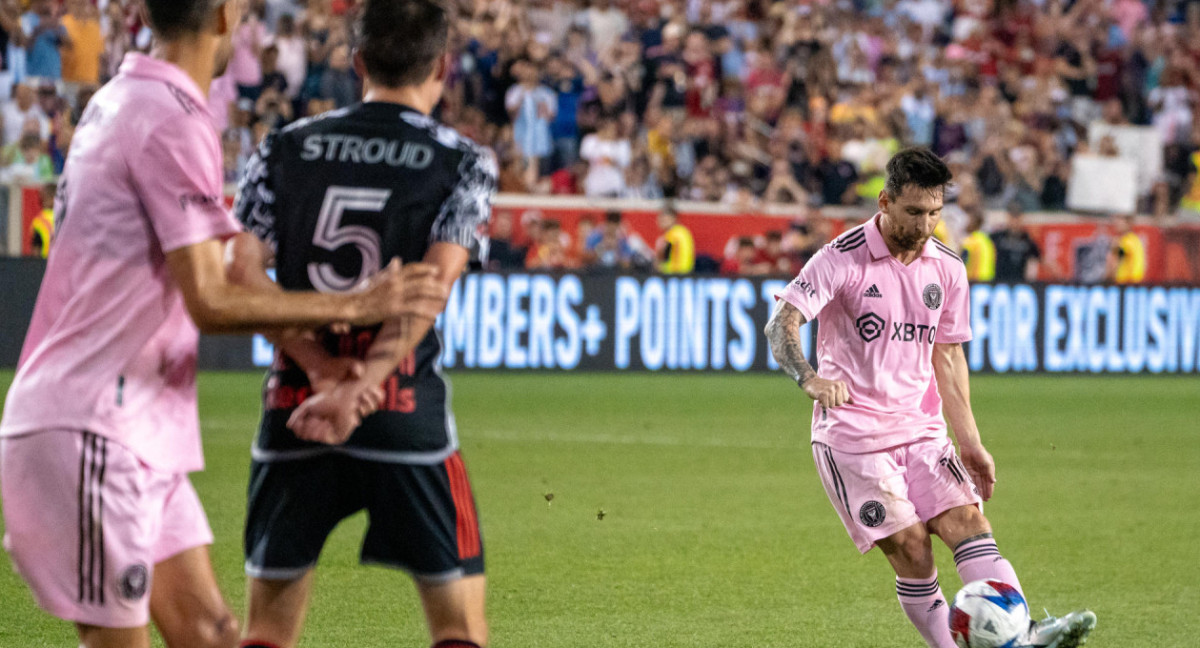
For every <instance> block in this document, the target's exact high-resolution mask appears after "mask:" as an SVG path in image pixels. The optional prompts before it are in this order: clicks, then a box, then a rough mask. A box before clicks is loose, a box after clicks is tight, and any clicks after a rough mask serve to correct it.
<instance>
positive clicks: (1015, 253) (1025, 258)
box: [992, 202, 1042, 283]
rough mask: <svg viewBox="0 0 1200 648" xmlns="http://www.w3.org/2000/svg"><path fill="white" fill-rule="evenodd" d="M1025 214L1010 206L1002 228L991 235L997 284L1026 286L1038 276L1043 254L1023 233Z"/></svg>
mask: <svg viewBox="0 0 1200 648" xmlns="http://www.w3.org/2000/svg"><path fill="white" fill-rule="evenodd" d="M1023 220H1024V213H1023V212H1022V210H1021V206H1020V205H1019V204H1017V203H1015V202H1014V203H1009V205H1008V208H1007V220H1006V221H1005V224H1004V228H1003V229H1001V230H999V231H997V232H993V233H992V243H993V244H994V245H995V248H996V274H995V280H996V281H998V282H1000V283H1025V282H1027V281H1034V280H1036V279H1037V276H1038V263H1039V262H1040V261H1041V260H1042V251H1041V248H1039V247H1038V244H1037V242H1036V241H1034V240H1033V237H1031V236H1030V235H1029V232H1027V231H1026V230H1025V224H1024V222H1023Z"/></svg>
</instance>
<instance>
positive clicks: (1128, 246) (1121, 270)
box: [1106, 214, 1146, 284]
mask: <svg viewBox="0 0 1200 648" xmlns="http://www.w3.org/2000/svg"><path fill="white" fill-rule="evenodd" d="M1112 231H1113V242H1112V247H1111V248H1109V253H1108V264H1107V272H1106V275H1107V278H1108V279H1109V281H1112V282H1114V283H1118V284H1136V283H1141V282H1142V281H1144V280H1145V279H1146V246H1145V244H1144V243H1142V239H1141V237H1139V236H1138V235H1137V232H1134V231H1133V218H1132V217H1131V216H1130V215H1128V214H1116V215H1114V216H1113V217H1112Z"/></svg>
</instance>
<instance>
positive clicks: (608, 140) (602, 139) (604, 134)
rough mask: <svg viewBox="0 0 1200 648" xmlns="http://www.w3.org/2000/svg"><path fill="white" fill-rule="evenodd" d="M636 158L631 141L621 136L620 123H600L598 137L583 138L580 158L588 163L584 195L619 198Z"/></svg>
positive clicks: (594, 134) (596, 135) (612, 121)
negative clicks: (628, 169) (618, 124)
mask: <svg viewBox="0 0 1200 648" xmlns="http://www.w3.org/2000/svg"><path fill="white" fill-rule="evenodd" d="M631 154H632V151H631V148H630V146H629V140H628V139H626V138H624V137H621V136H620V134H619V133H618V132H617V122H616V121H615V120H612V119H606V120H603V121H601V122H600V127H599V129H598V130H597V131H596V132H595V133H591V134H589V135H587V136H585V137H584V138H583V142H582V143H581V144H580V147H579V157H581V158H583V159H584V160H586V161H587V163H588V174H587V177H585V178H584V180H583V192H584V194H586V195H587V196H589V197H604V196H608V197H616V196H618V195H620V193H621V192H622V191H623V190H624V189H625V167H627V166H629V159H630V156H631Z"/></svg>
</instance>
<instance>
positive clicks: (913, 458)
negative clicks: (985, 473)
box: [904, 437, 986, 538]
mask: <svg viewBox="0 0 1200 648" xmlns="http://www.w3.org/2000/svg"><path fill="white" fill-rule="evenodd" d="M904 460H905V466H906V468H907V471H908V477H907V479H908V489H909V492H910V493H911V499H912V502H913V505H914V506H915V507H916V510H917V515H918V516H919V517H920V518H921V521H922V522H926V523H928V522H930V521H932V520H934V519H935V518H938V516H941V515H942V514H944V513H946V512H947V511H951V510H952V509H956V508H960V507H973V508H976V509H978V507H979V505H980V504H981V503H982V500H981V499H980V497H979V494H978V493H977V492H976V490H975V484H974V483H973V482H972V481H971V476H970V475H969V474H967V470H966V468H965V467H964V466H963V464H962V461H961V460H960V459H959V458H958V453H957V452H956V451H955V450H954V444H953V443H951V442H950V439H948V438H946V437H942V438H939V439H929V440H925V441H919V442H917V443H913V444H910V445H908V446H906V449H905V457H904ZM960 513H963V512H960ZM953 517H954V518H955V519H957V518H958V517H959V515H957V514H956V515H955V516H953ZM982 517H983V516H982V514H980V515H979V516H978V519H982ZM985 524H986V521H985ZM931 530H933V529H932V527H931ZM943 530H948V527H946V526H945V525H943ZM934 531H935V533H936V532H937V531H936V530H934ZM943 538H945V536H943Z"/></svg>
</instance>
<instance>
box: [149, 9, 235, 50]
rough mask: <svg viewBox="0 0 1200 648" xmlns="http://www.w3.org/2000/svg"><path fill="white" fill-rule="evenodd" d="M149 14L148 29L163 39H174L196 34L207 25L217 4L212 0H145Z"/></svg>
mask: <svg viewBox="0 0 1200 648" xmlns="http://www.w3.org/2000/svg"><path fill="white" fill-rule="evenodd" d="M145 1H146V12H147V13H149V14H150V29H151V30H152V31H153V32H154V34H155V35H156V36H158V37H159V38H161V39H163V40H176V39H178V38H180V37H182V36H186V35H188V34H197V33H200V32H201V31H203V30H204V28H205V27H208V22H209V20H210V19H211V18H212V14H213V10H215V9H216V8H217V7H218V6H219V5H218V3H216V2H214V1H213V0H145Z"/></svg>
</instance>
